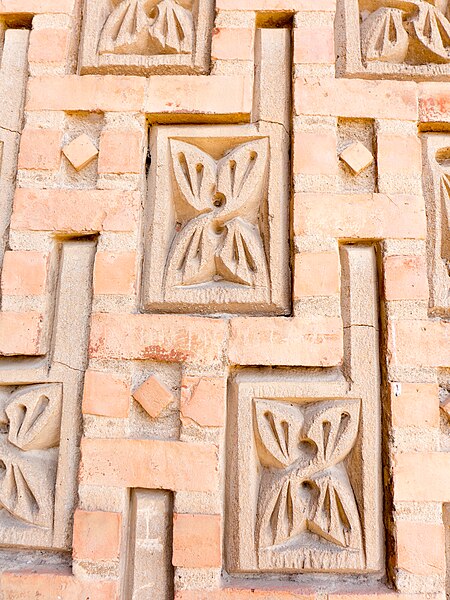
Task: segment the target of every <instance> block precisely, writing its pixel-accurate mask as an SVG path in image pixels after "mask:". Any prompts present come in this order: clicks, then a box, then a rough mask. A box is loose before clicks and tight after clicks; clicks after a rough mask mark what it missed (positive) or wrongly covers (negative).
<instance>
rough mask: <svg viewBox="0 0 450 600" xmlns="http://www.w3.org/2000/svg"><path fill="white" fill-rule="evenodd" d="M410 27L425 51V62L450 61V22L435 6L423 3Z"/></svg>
mask: <svg viewBox="0 0 450 600" xmlns="http://www.w3.org/2000/svg"><path fill="white" fill-rule="evenodd" d="M410 26H411V28H412V33H413V34H414V36H415V38H416V39H417V41H418V42H419V44H420V45H421V46H422V49H423V50H425V51H426V52H425V54H426V57H425V60H433V61H434V62H441V63H446V62H449V61H450V22H449V21H448V20H447V18H446V17H445V16H444V15H443V13H442V12H441V11H440V10H439V9H438V8H436V7H435V6H433V5H431V4H428V3H421V4H420V5H419V11H418V13H417V15H416V16H415V17H414V18H412V19H411V21H410Z"/></svg>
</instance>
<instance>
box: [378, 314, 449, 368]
mask: <svg viewBox="0 0 450 600" xmlns="http://www.w3.org/2000/svg"><path fill="white" fill-rule="evenodd" d="M388 353H389V357H390V362H391V364H394V365H403V366H409V367H448V365H449V364H450V323H449V322H447V321H439V320H438V321H425V320H424V321H420V320H399V321H391V324H390V328H389V336H388Z"/></svg>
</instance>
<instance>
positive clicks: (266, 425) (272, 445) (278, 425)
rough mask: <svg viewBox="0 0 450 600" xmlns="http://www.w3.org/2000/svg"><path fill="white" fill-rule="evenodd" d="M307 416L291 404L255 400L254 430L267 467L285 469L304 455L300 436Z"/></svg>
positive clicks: (262, 460)
mask: <svg viewBox="0 0 450 600" xmlns="http://www.w3.org/2000/svg"><path fill="white" fill-rule="evenodd" d="M302 425H303V414H302V411H301V410H300V408H299V407H298V406H296V405H295V404H289V403H288V402H273V401H270V400H269V401H267V400H255V424H254V430H255V434H256V437H257V440H259V442H260V443H259V444H258V446H259V450H260V460H261V463H262V464H263V465H264V466H267V467H278V468H283V467H287V466H289V465H291V464H292V463H294V462H295V461H296V460H297V458H298V457H299V456H300V448H299V435H300V430H301V427H302Z"/></svg>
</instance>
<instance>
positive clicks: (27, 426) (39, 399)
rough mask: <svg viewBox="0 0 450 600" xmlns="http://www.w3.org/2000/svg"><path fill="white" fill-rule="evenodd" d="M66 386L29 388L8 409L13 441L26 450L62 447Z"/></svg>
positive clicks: (14, 395)
mask: <svg viewBox="0 0 450 600" xmlns="http://www.w3.org/2000/svg"><path fill="white" fill-rule="evenodd" d="M61 410H62V387H61V385H60V384H58V383H51V384H44V385H33V386H27V387H25V388H23V389H20V390H19V391H18V392H15V393H14V394H13V396H12V399H11V401H10V402H9V404H8V406H7V407H6V410H5V412H6V415H7V417H8V419H9V434H8V439H9V441H10V442H11V443H12V444H14V445H15V446H17V447H18V448H21V449H22V450H38V449H45V448H52V447H54V446H58V445H59V437H60V428H61Z"/></svg>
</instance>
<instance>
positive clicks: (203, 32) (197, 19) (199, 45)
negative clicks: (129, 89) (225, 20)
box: [79, 0, 214, 75]
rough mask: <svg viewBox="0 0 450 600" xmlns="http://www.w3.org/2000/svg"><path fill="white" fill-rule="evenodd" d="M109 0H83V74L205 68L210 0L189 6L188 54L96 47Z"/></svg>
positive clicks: (191, 71) (211, 9)
mask: <svg viewBox="0 0 450 600" xmlns="http://www.w3.org/2000/svg"><path fill="white" fill-rule="evenodd" d="M109 3H110V0H96V2H95V3H93V2H89V0H85V3H84V22H83V28H82V34H81V46H80V58H79V69H80V73H81V74H82V75H86V74H102V75H105V74H115V75H119V74H123V75H152V74H177V73H184V74H192V75H195V74H202V73H207V72H208V71H209V64H210V46H211V30H212V24H213V18H214V0H197V2H196V3H195V6H194V8H193V17H194V27H195V31H194V42H193V49H192V53H191V54H157V55H153V56H151V55H148V56H147V55H145V56H144V55H142V56H141V55H137V54H128V55H127V54H107V55H105V56H100V55H99V54H98V51H97V46H98V41H99V36H100V33H101V31H102V27H103V25H102V24H104V22H105V19H106V18H107V16H108V14H109V13H108V12H107V11H106V8H107V5H108V4H109Z"/></svg>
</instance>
